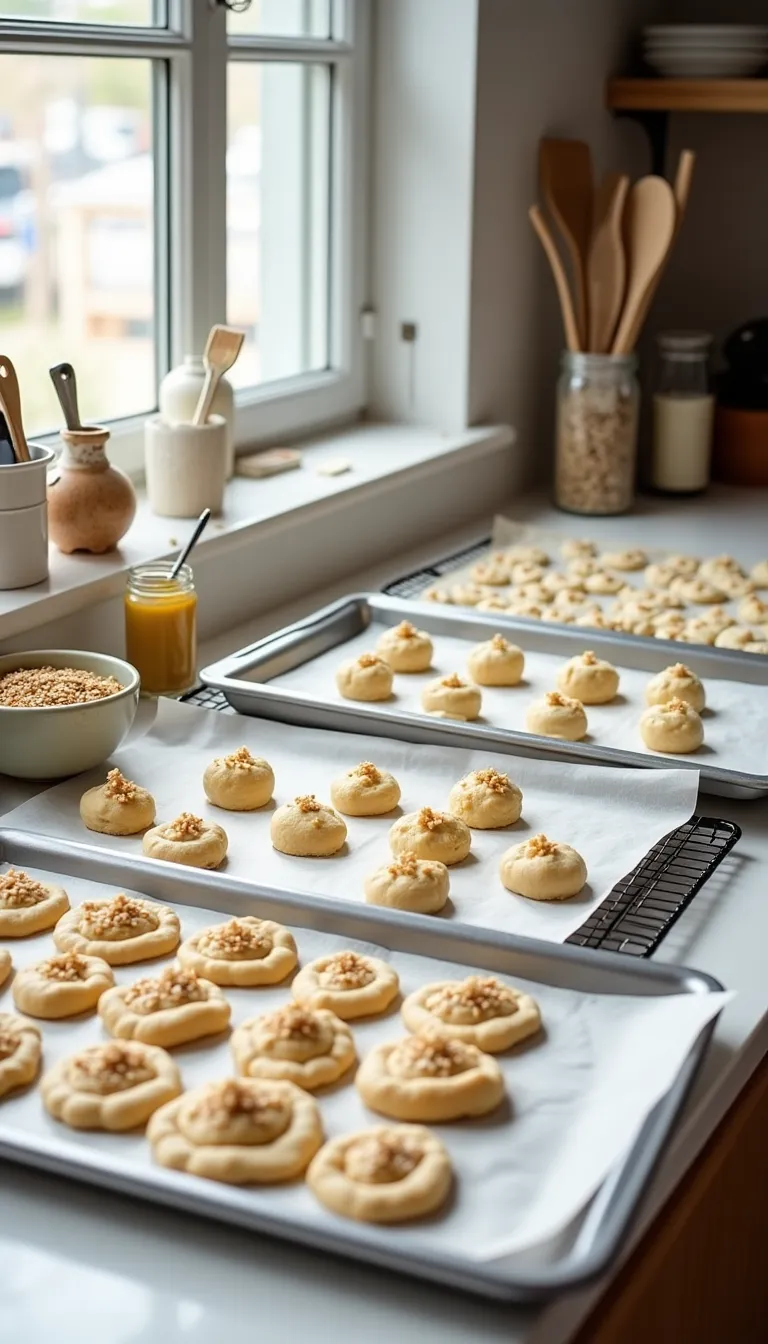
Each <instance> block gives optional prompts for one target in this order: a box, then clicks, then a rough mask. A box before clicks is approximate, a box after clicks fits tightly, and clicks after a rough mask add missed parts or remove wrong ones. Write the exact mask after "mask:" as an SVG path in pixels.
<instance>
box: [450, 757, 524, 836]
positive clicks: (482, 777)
mask: <svg viewBox="0 0 768 1344" xmlns="http://www.w3.org/2000/svg"><path fill="white" fill-rule="evenodd" d="M448 807H449V810H450V811H451V812H452V813H453V815H454V817H459V818H460V819H461V821H463V822H466V824H467V826H469V827H470V828H471V829H472V830H477V831H495V830H501V829H502V828H503V827H504V826H511V825H513V823H514V822H516V821H519V820H520V813H521V812H522V809H523V792H522V789H519V788H518V786H517V784H514V783H513V782H512V780H511V779H510V778H509V775H506V774H502V773H501V772H500V771H498V770H494V769H493V768H492V767H488V769H485V770H472V771H470V773H469V774H468V775H465V776H464V778H463V779H460V780H459V781H458V783H457V784H454V786H453V788H452V789H451V792H450V795H449V797H448Z"/></svg>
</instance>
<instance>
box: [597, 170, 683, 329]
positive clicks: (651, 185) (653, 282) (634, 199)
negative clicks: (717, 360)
mask: <svg viewBox="0 0 768 1344" xmlns="http://www.w3.org/2000/svg"><path fill="white" fill-rule="evenodd" d="M676 225H677V207H676V205H675V198H674V195H673V193H672V188H671V187H670V185H669V183H668V182H666V181H665V180H664V178H663V177H642V178H641V179H640V181H639V182H635V183H634V185H633V186H632V187H631V189H630V191H629V194H628V196H627V204H626V208H625V211H624V245H625V247H626V252H627V290H626V295H625V299H624V308H623V311H622V314H621V317H620V318H619V325H618V329H617V331H616V335H615V337H614V341H613V346H612V349H611V353H612V354H614V355H628V354H629V353H630V352H631V351H632V350H634V348H635V344H636V341H637V337H638V334H639V331H640V327H641V326H642V323H643V321H644V319H645V316H646V313H647V311H648V308H649V307H650V304H651V300H652V299H653V296H654V293H655V292H656V287H657V285H658V283H659V280H660V279H661V275H662V272H663V270H664V267H665V265H666V263H667V259H668V257H669V252H670V248H671V246H672V242H673V240H674V236H675V228H676Z"/></svg>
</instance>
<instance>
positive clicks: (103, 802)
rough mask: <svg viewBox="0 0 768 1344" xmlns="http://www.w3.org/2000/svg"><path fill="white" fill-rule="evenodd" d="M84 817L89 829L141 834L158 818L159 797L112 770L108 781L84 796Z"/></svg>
mask: <svg viewBox="0 0 768 1344" xmlns="http://www.w3.org/2000/svg"><path fill="white" fill-rule="evenodd" d="M80 816H81V818H82V820H83V823H84V825H85V826H87V828H88V830H89V831H99V832H100V833H101V834H102V835H138V834H139V832H140V831H146V830H147V828H148V827H149V826H153V825H154V821H155V800H154V798H153V797H152V794H151V793H149V791H148V790H147V789H142V788H141V787H140V786H139V785H138V784H134V782H133V780H131V779H126V778H125V776H124V775H122V774H121V773H120V771H119V770H110V772H109V774H108V775H107V779H106V783H104V784H98V785H97V786H96V788H95V789H88V790H87V791H86V792H85V793H84V794H83V796H82V798H81V799H80Z"/></svg>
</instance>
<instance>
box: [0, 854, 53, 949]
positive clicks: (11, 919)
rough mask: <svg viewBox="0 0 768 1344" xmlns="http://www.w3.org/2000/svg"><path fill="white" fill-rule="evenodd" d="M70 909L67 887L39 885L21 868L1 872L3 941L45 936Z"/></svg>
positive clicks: (0, 892)
mask: <svg viewBox="0 0 768 1344" xmlns="http://www.w3.org/2000/svg"><path fill="white" fill-rule="evenodd" d="M68 909H69V897H68V895H67V893H66V891H65V890H64V888H63V887H57V886H54V884H53V883H52V882H38V881H37V879H36V878H34V877H30V876H29V874H28V873H23V872H21V870H20V869H18V868H8V869H7V870H6V871H5V872H4V873H0V938H26V937H28V936H29V935H30V934H32V933H42V932H43V930H44V929H51V928H53V926H54V924H55V923H56V922H57V921H58V920H59V919H61V917H62V915H64V914H66V912H67V910H68Z"/></svg>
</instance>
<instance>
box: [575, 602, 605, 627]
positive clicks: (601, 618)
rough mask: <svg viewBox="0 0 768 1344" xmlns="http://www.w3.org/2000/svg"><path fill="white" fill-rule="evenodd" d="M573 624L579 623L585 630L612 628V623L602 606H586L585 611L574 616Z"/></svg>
mask: <svg viewBox="0 0 768 1344" xmlns="http://www.w3.org/2000/svg"><path fill="white" fill-rule="evenodd" d="M574 625H581V626H583V627H584V628H585V629H587V630H612V629H613V623H612V622H611V621H610V619H609V618H608V617H607V616H606V614H605V612H604V611H603V609H602V607H588V608H587V610H586V611H584V612H582V614H581V615H580V616H577V617H576V620H575V621H574Z"/></svg>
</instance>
